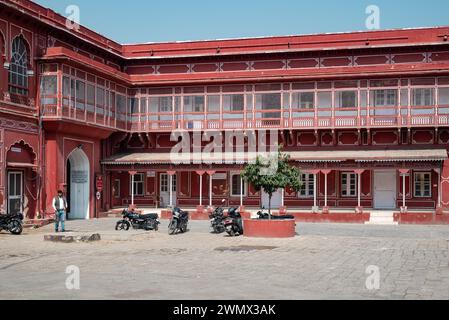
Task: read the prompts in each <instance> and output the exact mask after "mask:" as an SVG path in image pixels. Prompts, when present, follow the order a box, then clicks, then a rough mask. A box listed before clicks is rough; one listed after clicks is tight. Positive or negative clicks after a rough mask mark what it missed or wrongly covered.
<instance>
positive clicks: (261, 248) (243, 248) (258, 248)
mask: <svg viewBox="0 0 449 320" xmlns="http://www.w3.org/2000/svg"><path fill="white" fill-rule="evenodd" d="M277 248H278V247H273V246H236V247H219V248H215V251H220V252H225V251H231V252H250V251H270V250H274V249H277Z"/></svg>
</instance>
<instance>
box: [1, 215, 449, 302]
mask: <svg viewBox="0 0 449 320" xmlns="http://www.w3.org/2000/svg"><path fill="white" fill-rule="evenodd" d="M115 221H116V219H102V220H92V221H71V222H68V228H69V229H71V230H72V231H75V232H76V233H77V234H78V233H89V232H98V233H100V234H101V236H102V240H101V241H99V242H95V243H72V244H61V243H51V242H44V241H43V237H44V235H45V234H49V233H51V232H52V226H47V227H45V228H42V229H38V230H27V231H26V232H25V234H24V235H23V236H11V235H9V234H7V233H5V232H2V233H0V299H192V300H193V299H449V227H447V226H446V227H445V226H365V225H346V224H298V233H299V236H298V237H296V238H295V239H288V240H286V239H284V240H282V239H277V240H269V239H249V238H245V237H239V238H229V237H227V236H225V235H214V234H210V233H209V226H208V223H207V222H204V221H196V222H191V224H190V227H191V230H190V232H188V233H187V234H184V235H178V236H169V235H168V234H167V232H166V228H167V222H163V225H162V226H161V230H160V231H159V232H157V233H155V232H148V233H147V232H140V231H130V232H115V231H114V230H113V229H114V225H115ZM242 246H246V247H242ZM228 248H231V249H233V250H227V249H228ZM70 265H76V266H78V267H79V268H80V284H81V288H80V290H72V291H70V290H67V289H66V285H65V282H66V278H67V276H68V275H67V274H66V273H65V271H66V268H67V266H70ZM371 265H373V266H377V267H378V268H379V272H380V289H379V290H368V289H367V287H366V280H367V278H368V277H369V274H367V273H366V270H367V267H368V266H371Z"/></svg>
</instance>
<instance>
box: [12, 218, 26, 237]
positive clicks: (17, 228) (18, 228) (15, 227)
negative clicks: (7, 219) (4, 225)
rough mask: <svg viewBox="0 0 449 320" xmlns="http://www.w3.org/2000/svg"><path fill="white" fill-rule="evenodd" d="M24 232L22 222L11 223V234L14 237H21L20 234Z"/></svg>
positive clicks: (14, 221)
mask: <svg viewBox="0 0 449 320" xmlns="http://www.w3.org/2000/svg"><path fill="white" fill-rule="evenodd" d="M22 231H23V227H22V224H21V223H20V221H17V220H13V221H11V224H10V227H9V232H11V233H12V234H14V235H20V234H22Z"/></svg>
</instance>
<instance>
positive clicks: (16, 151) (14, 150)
mask: <svg viewBox="0 0 449 320" xmlns="http://www.w3.org/2000/svg"><path fill="white" fill-rule="evenodd" d="M11 152H15V153H22V148H17V147H12V148H11Z"/></svg>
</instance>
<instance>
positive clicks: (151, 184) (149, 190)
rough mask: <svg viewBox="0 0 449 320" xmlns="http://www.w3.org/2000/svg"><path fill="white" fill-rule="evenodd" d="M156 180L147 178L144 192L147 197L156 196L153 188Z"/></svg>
mask: <svg viewBox="0 0 449 320" xmlns="http://www.w3.org/2000/svg"><path fill="white" fill-rule="evenodd" d="M155 183H156V178H154V177H151V178H147V185H146V192H147V195H150V196H154V195H155V194H156V188H155Z"/></svg>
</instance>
